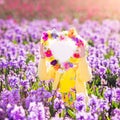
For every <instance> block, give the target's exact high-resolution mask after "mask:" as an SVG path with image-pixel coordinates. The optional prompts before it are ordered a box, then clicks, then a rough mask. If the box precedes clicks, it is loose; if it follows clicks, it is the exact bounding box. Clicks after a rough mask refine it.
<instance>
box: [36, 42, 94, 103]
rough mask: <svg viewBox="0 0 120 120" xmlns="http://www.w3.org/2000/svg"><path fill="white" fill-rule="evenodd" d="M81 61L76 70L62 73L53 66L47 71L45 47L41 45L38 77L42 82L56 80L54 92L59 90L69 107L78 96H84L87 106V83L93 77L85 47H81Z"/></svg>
mask: <svg viewBox="0 0 120 120" xmlns="http://www.w3.org/2000/svg"><path fill="white" fill-rule="evenodd" d="M79 52H80V59H79V63H78V65H77V66H76V67H75V68H69V69H68V70H66V71H65V72H63V73H61V72H60V71H57V70H56V69H54V68H53V67H52V66H51V67H50V68H49V69H47V66H46V61H47V59H46V57H45V54H44V49H43V45H42V44H41V43H40V56H41V58H40V61H39V64H38V76H39V78H40V80H50V79H54V82H53V90H57V89H58V91H59V92H60V93H61V94H62V98H63V100H64V101H65V102H66V103H68V104H69V105H70V104H72V103H73V101H74V100H75V96H76V94H80V93H82V94H84V95H85V102H86V104H87V101H88V95H87V89H86V82H87V81H89V80H90V79H91V77H92V75H91V70H90V68H89V65H88V63H87V61H86V55H85V46H81V47H80V50H79Z"/></svg>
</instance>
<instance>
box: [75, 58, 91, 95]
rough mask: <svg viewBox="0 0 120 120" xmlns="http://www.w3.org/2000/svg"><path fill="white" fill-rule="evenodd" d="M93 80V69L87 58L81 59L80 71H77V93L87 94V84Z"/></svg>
mask: <svg viewBox="0 0 120 120" xmlns="http://www.w3.org/2000/svg"><path fill="white" fill-rule="evenodd" d="M91 79H92V74H91V69H90V67H89V64H88V62H87V59H86V56H85V57H82V58H80V62H79V65H78V69H77V71H76V92H77V93H81V92H82V93H86V92H87V91H86V82H87V81H89V80H91Z"/></svg>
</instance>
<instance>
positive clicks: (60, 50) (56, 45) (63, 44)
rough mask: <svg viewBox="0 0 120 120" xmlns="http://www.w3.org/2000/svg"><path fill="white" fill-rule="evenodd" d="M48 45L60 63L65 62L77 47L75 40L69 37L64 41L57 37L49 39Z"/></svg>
mask: <svg viewBox="0 0 120 120" xmlns="http://www.w3.org/2000/svg"><path fill="white" fill-rule="evenodd" d="M48 47H49V48H50V49H51V51H52V54H53V56H54V57H55V58H56V59H57V60H59V62H60V64H61V63H63V62H66V61H67V60H68V59H69V58H70V57H71V56H73V53H74V52H75V51H76V48H77V46H76V45H75V42H74V41H72V40H71V39H69V38H67V40H65V41H64V40H61V41H60V40H57V39H56V40H51V41H49V46H48Z"/></svg>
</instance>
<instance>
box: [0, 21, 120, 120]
mask: <svg viewBox="0 0 120 120" xmlns="http://www.w3.org/2000/svg"><path fill="white" fill-rule="evenodd" d="M71 27H75V28H76V30H77V31H78V33H79V35H80V36H81V37H83V38H84V39H85V40H86V41H87V43H88V49H87V55H88V58H87V59H88V62H89V65H90V66H91V68H92V74H93V78H92V80H91V81H89V82H88V83H87V90H88V94H89V102H88V105H87V106H86V105H85V103H84V102H83V101H84V97H83V96H82V95H78V96H77V97H76V101H75V102H74V106H72V107H71V108H70V107H68V106H67V105H66V104H65V103H64V102H63V101H62V99H61V95H60V93H58V92H56V91H53V90H52V80H48V81H45V82H43V81H40V80H39V78H38V73H37V67H38V62H39V58H40V51H39V41H40V38H41V34H42V32H43V31H46V30H51V29H53V28H55V29H57V30H58V31H62V30H68V29H69V28H71ZM0 120H120V21H117V20H103V21H102V22H101V23H99V22H97V21H89V20H88V21H85V22H84V23H79V22H78V20H77V19H74V20H73V22H72V23H71V24H70V23H67V22H66V21H62V22H59V21H57V20H56V19H53V20H51V21H45V20H34V21H31V22H30V21H27V20H23V21H22V22H21V23H16V22H14V21H13V20H2V19H1V20H0Z"/></svg>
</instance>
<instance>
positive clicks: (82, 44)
mask: <svg viewBox="0 0 120 120" xmlns="http://www.w3.org/2000/svg"><path fill="white" fill-rule="evenodd" d="M76 45H77V46H78V47H80V46H84V43H83V41H82V40H78V41H77V43H76Z"/></svg>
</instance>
